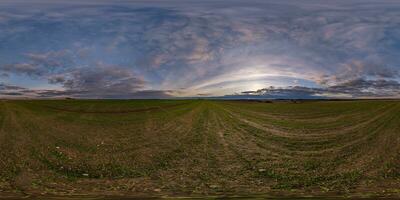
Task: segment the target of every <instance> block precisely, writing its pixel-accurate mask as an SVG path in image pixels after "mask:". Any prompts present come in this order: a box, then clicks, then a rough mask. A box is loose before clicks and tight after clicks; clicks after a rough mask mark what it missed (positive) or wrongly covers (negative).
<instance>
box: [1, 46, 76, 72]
mask: <svg viewBox="0 0 400 200" xmlns="http://www.w3.org/2000/svg"><path fill="white" fill-rule="evenodd" d="M24 57H25V59H26V60H27V61H26V62H18V63H13V64H4V65H0V71H3V72H6V73H14V74H18V75H27V76H29V77H34V78H41V77H42V76H46V75H48V74H51V73H56V72H58V71H62V70H65V68H66V67H69V66H71V65H72V64H73V61H72V54H71V52H69V51H67V50H62V51H50V52H46V53H26V54H24Z"/></svg>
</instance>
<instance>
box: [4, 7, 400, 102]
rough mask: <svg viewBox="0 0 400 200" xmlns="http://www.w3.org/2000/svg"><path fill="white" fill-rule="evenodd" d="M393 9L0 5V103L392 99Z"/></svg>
mask: <svg viewBox="0 0 400 200" xmlns="http://www.w3.org/2000/svg"><path fill="white" fill-rule="evenodd" d="M399 65H400V2H399V1H395V0H393V1H390V0H379V1H378V0H376V1H370V0H363V1H355V0H346V1H344V0H341V1H316V0H313V1H311V0H307V1H306V0H297V1H295V0H280V1H268V0H265V1H251V0H250V1H190V0H189V1H183V0H182V1H91V0H81V1H75V0H72V1H49V0H42V1H40V0H33V1H28V2H27V1H20V0H16V1H15V0H13V1H11V0H3V1H1V2H0V97H3V98H19V97H31V98H48V97H50V98H54V97H76V98H170V97H197V96H198V97H205V96H226V95H227V97H232V96H235V97H246V98H247V97H249V96H250V97H254V96H255V97H268V98H274V97H279V98H281V97H282V96H284V97H287V98H294V97H296V98H299V97H300V98H320V97H322V98H326V97H340V98H343V97H345V98H377V97H385V98H387V97H396V98H397V97H400V83H399V81H400V78H399V76H400V74H399V70H400V66H399Z"/></svg>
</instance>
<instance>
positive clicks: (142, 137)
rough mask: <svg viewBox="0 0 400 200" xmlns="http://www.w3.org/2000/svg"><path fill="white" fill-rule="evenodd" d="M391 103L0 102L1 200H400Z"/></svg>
mask: <svg viewBox="0 0 400 200" xmlns="http://www.w3.org/2000/svg"><path fill="white" fill-rule="evenodd" d="M399 134H400V102H398V101H367V100H365V101H310V102H307V101H305V102H268V103H263V102H251V101H206V100H129V101H128V100H32V101H11V100H9V101H7V100H3V101H0V196H1V194H21V195H24V194H52V195H63V194H64V195H66V194H89V195H90V194H108V195H115V194H118V195H121V194H122V195H138V194H140V195H141V194H144V195H184V196H185V195H218V194H224V195H230V194H235V195H238V194H239V195H241V194H271V195H277V194H278V195H279V194H293V195H304V194H308V195H310V194H313V195H352V194H363V195H385V196H386V195H395V196H396V195H397V196H399V195H400V190H399V187H398V186H399V185H400V135H399Z"/></svg>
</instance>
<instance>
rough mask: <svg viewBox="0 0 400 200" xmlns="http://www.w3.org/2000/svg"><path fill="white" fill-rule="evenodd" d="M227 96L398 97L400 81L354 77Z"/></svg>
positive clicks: (274, 97)
mask: <svg viewBox="0 0 400 200" xmlns="http://www.w3.org/2000/svg"><path fill="white" fill-rule="evenodd" d="M226 97H227V98H270V99H319V98H376V97H397V98H399V97H400V83H399V82H397V81H393V80H391V81H388V80H383V79H381V80H365V79H354V80H351V81H347V82H344V83H341V84H338V85H334V86H328V87H324V88H311V87H303V86H289V87H273V86H271V87H268V88H263V89H259V90H255V91H243V92H241V93H240V94H234V95H227V96H226Z"/></svg>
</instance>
